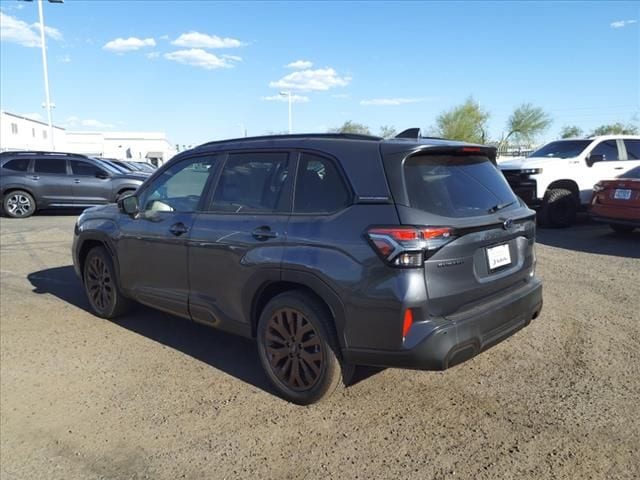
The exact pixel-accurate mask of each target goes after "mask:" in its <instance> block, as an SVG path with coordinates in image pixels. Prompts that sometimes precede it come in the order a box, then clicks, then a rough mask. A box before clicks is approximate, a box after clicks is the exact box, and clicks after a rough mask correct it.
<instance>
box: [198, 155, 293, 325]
mask: <svg viewBox="0 0 640 480" xmlns="http://www.w3.org/2000/svg"><path fill="white" fill-rule="evenodd" d="M290 165H291V159H290V155H289V153H288V152H283V151H258V152H242V153H230V154H229V155H228V156H227V157H226V159H225V162H224V166H223V168H222V169H221V173H220V175H219V179H218V181H217V186H216V188H215V192H214V193H213V194H212V199H211V201H210V204H209V207H208V209H207V211H206V212H202V213H199V214H198V215H197V217H196V219H195V222H194V224H193V229H192V232H191V237H190V239H189V240H190V242H189V279H190V284H191V293H190V297H189V307H190V311H191V317H192V318H193V319H194V320H196V321H199V322H203V323H208V324H212V325H214V326H216V327H218V328H221V329H224V330H228V331H232V332H234V333H239V334H245V335H248V334H249V333H250V331H251V326H250V312H251V307H252V300H253V295H254V293H255V291H256V290H257V289H258V288H259V287H260V285H261V284H264V283H265V282H266V281H267V280H277V279H279V278H280V263H281V260H282V255H283V250H284V245H285V242H286V235H287V234H286V225H287V220H288V218H289V212H290V202H291V199H290V197H291V183H292V180H291V175H290V174H289V172H290V168H291V167H290Z"/></svg>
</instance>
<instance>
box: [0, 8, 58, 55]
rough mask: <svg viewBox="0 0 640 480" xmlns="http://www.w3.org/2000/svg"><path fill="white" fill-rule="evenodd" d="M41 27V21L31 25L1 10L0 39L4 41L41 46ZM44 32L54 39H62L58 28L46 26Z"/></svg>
mask: <svg viewBox="0 0 640 480" xmlns="http://www.w3.org/2000/svg"><path fill="white" fill-rule="evenodd" d="M39 28H40V24H39V23H33V24H31V25H29V24H28V23H27V22H24V21H22V20H20V19H18V18H16V17H12V16H11V15H7V14H6V13H4V12H1V11H0V39H1V40H2V41H3V42H12V43H17V44H19V45H22V46H23V47H39V46H40V33H39ZM44 32H45V34H46V36H47V37H49V38H51V39H52V40H62V33H60V30H58V29H56V28H53V27H47V26H45V27H44Z"/></svg>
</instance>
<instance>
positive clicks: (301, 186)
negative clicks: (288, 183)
mask: <svg viewBox="0 0 640 480" xmlns="http://www.w3.org/2000/svg"><path fill="white" fill-rule="evenodd" d="M350 202H351V194H350V192H349V189H348V188H347V186H346V185H345V182H344V180H343V179H342V175H340V172H339V171H338V169H337V168H336V166H335V165H334V164H333V162H332V161H331V160H329V159H327V158H324V157H320V156H318V155H312V154H307V153H305V154H303V155H302V159H301V161H300V166H299V167H298V175H297V178H296V193H295V198H294V202H293V205H294V206H293V210H294V212H296V213H320V214H322V213H333V212H337V211H338V210H340V209H341V208H343V207H345V206H347V205H348V204H349V203H350Z"/></svg>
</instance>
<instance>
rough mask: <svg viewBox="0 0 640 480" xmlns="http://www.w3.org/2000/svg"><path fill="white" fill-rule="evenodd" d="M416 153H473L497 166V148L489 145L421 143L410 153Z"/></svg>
mask: <svg viewBox="0 0 640 480" xmlns="http://www.w3.org/2000/svg"><path fill="white" fill-rule="evenodd" d="M416 153H428V154H449V155H451V154H453V155H461V154H462V155H472V154H474V153H475V154H479V155H483V156H485V157H487V158H488V159H489V160H490V161H491V163H493V164H494V165H495V166H498V162H497V161H496V158H497V153H498V149H497V148H496V147H492V146H489V145H473V144H468V145H467V144H464V143H461V144H460V145H423V146H422V147H421V148H417V149H415V150H413V151H412V152H411V155H415V154H416Z"/></svg>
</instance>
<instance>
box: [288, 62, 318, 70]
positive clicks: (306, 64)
mask: <svg viewBox="0 0 640 480" xmlns="http://www.w3.org/2000/svg"><path fill="white" fill-rule="evenodd" d="M286 67H287V68H293V69H295V70H303V69H306V68H311V67H313V62H310V61H309V60H296V61H295V62H291V63H290V64H288V65H286Z"/></svg>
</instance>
